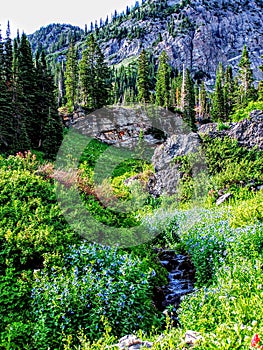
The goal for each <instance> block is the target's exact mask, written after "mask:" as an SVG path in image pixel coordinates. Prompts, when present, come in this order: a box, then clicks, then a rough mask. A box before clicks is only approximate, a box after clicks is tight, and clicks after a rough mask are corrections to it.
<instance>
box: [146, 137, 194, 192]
mask: <svg viewBox="0 0 263 350" xmlns="http://www.w3.org/2000/svg"><path fill="white" fill-rule="evenodd" d="M199 146H200V137H199V135H198V134H197V133H194V132H190V133H187V134H183V133H182V134H176V135H172V136H171V137H169V138H168V139H167V140H166V141H165V142H164V143H163V144H162V145H160V146H158V147H157V148H156V150H155V152H154V155H153V157H152V162H153V165H154V168H155V174H154V175H153V176H152V177H151V178H150V180H149V183H148V188H149V192H150V193H151V194H153V195H154V196H159V195H161V194H163V193H166V194H168V195H173V194H175V193H176V192H177V187H178V183H179V181H180V179H181V178H182V175H183V173H182V172H181V170H180V167H181V166H180V162H179V163H176V162H173V160H174V158H175V157H178V156H185V155H187V154H190V153H195V152H196V151H197V149H198V147H199Z"/></svg>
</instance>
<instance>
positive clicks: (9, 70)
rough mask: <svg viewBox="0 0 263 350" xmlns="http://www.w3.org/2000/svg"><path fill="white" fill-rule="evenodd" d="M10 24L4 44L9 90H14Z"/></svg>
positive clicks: (5, 68)
mask: <svg viewBox="0 0 263 350" xmlns="http://www.w3.org/2000/svg"><path fill="white" fill-rule="evenodd" d="M10 33H11V32H10V24H9V21H8V23H7V30H6V38H5V43H4V50H5V55H4V71H5V79H6V85H7V87H8V90H9V91H11V89H12V65H13V48H12V39H11V38H10Z"/></svg>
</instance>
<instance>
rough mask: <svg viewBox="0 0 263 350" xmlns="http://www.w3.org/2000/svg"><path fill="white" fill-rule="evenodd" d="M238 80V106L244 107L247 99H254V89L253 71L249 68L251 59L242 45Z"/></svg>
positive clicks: (247, 101)
mask: <svg viewBox="0 0 263 350" xmlns="http://www.w3.org/2000/svg"><path fill="white" fill-rule="evenodd" d="M238 66H239V71H238V75H237V76H238V80H239V83H240V85H239V93H240V107H245V106H247V104H248V103H249V101H252V100H255V99H256V90H255V88H254V85H253V82H254V78H253V72H252V69H251V61H250V58H249V54H248V50H247V47H246V45H244V48H243V52H242V57H241V60H240V62H239V64H238Z"/></svg>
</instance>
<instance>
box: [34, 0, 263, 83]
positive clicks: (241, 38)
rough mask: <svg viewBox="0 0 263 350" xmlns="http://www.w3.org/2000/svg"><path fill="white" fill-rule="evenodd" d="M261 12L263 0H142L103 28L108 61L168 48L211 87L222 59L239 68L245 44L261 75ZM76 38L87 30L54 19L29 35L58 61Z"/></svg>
mask: <svg viewBox="0 0 263 350" xmlns="http://www.w3.org/2000/svg"><path fill="white" fill-rule="evenodd" d="M262 12H263V1H262V0H162V1H159V0H158V1H157V0H144V1H143V3H142V5H141V6H140V7H136V8H133V9H132V10H131V13H130V14H129V15H123V16H119V19H117V20H116V21H115V22H114V21H113V22H112V23H109V24H108V25H107V26H106V25H104V26H103V27H102V28H100V29H99V36H98V37H99V42H100V46H101V47H102V49H103V52H104V54H105V56H106V59H107V60H108V62H109V63H110V64H113V65H117V64H119V63H122V62H123V63H127V62H130V61H131V60H133V59H134V58H136V57H137V56H138V55H139V53H140V52H141V50H142V48H146V49H147V50H149V51H151V52H152V53H153V55H154V56H155V57H158V56H159V55H160V53H161V52H162V50H166V51H167V53H168V55H169V57H170V62H171V64H172V65H174V66H175V67H177V68H178V69H179V70H182V67H183V65H185V66H187V67H189V68H191V71H192V73H193V75H195V78H203V77H205V78H206V80H207V81H206V82H207V85H208V86H209V83H210V81H209V79H210V78H211V85H212V84H213V81H214V77H215V72H216V68H217V66H218V63H219V62H222V63H223V65H224V66H227V65H232V66H233V68H234V71H235V70H237V68H238V63H239V60H240V57H241V53H242V49H243V46H244V44H246V45H247V47H248V50H249V53H250V58H251V61H252V68H253V70H254V74H255V78H256V80H261V79H262V78H263V75H262V72H261V71H260V70H259V69H258V66H259V65H261V64H262V60H261V58H260V57H261V55H263V16H262ZM72 39H73V40H74V42H76V44H77V46H78V47H79V48H81V46H82V43H83V42H84V41H85V34H84V31H83V30H81V29H80V28H77V27H72V26H65V25H58V24H56V25H49V26H47V27H45V28H41V29H40V30H39V31H37V32H35V33H34V34H33V35H30V36H29V40H30V43H31V44H32V46H33V49H34V51H35V49H36V47H38V46H39V44H41V45H42V47H43V48H45V50H46V51H47V52H48V53H49V54H51V56H52V55H54V58H55V59H56V60H59V61H60V60H63V59H65V53H66V50H67V47H68V45H69V42H70V40H72ZM51 56H50V57H51ZM50 57H49V59H50Z"/></svg>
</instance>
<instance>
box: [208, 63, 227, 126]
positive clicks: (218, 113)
mask: <svg viewBox="0 0 263 350" xmlns="http://www.w3.org/2000/svg"><path fill="white" fill-rule="evenodd" d="M223 73H224V72H223V66H222V63H220V64H219V66H218V68H217V72H216V82H215V90H214V93H213V97H212V110H211V115H212V119H213V120H214V121H225V101H224V89H223V85H224V81H223Z"/></svg>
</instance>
